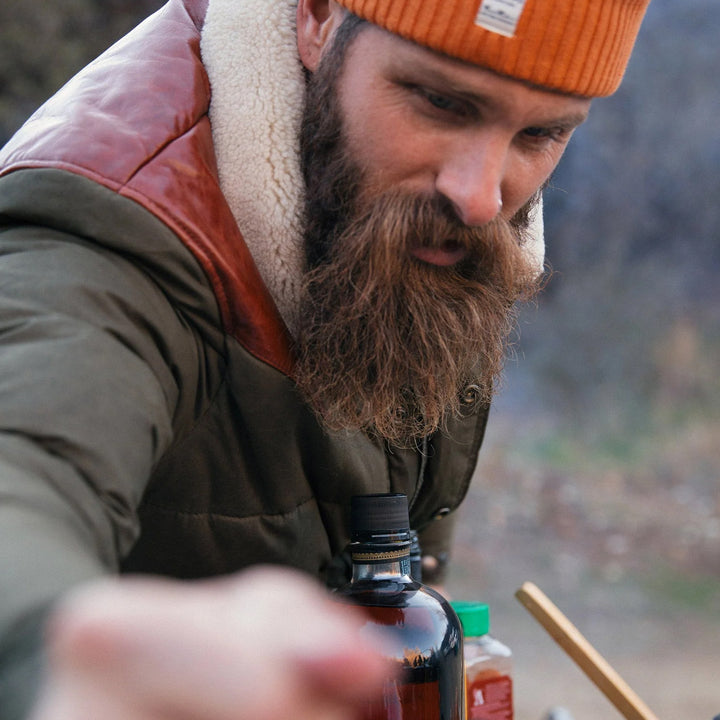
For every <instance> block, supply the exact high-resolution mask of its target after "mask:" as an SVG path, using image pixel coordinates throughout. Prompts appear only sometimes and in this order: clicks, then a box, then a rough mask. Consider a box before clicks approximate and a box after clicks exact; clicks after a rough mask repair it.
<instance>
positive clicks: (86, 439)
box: [0, 0, 487, 720]
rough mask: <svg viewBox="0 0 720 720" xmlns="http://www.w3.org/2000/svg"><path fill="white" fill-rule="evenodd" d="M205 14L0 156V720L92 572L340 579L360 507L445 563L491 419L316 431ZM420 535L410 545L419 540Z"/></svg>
mask: <svg viewBox="0 0 720 720" xmlns="http://www.w3.org/2000/svg"><path fill="white" fill-rule="evenodd" d="M204 10H205V9H204V7H203V3H202V2H193V1H191V0H186V1H185V2H183V0H171V2H169V3H168V4H167V5H166V6H165V7H164V8H163V9H162V10H161V11H159V12H158V13H157V14H156V15H155V16H153V17H152V18H151V19H150V20H149V21H147V22H146V23H144V24H143V25H141V26H140V27H139V28H138V29H137V30H136V31H134V32H133V33H132V34H131V35H129V36H128V37H127V38H125V39H124V40H123V41H121V43H119V44H118V45H117V46H114V47H113V48H111V49H110V50H109V51H108V52H107V53H106V54H105V55H103V56H102V57H101V58H100V59H99V60H98V61H96V62H95V63H93V64H91V65H90V66H88V68H87V69H86V70H85V71H83V72H82V73H81V74H80V75H79V76H77V77H76V78H74V79H73V80H72V81H71V82H70V83H69V84H68V85H67V86H66V87H65V88H63V90H61V92H60V93H58V94H57V95H56V96H55V97H54V98H52V99H51V100H50V101H49V102H48V103H47V104H46V105H45V106H44V107H43V108H42V109H41V110H40V111H39V112H38V113H37V114H36V115H35V116H34V117H33V118H32V119H31V120H30V121H29V122H28V123H27V124H26V125H25V126H24V127H23V128H22V129H21V131H20V132H19V133H18V134H17V135H16V137H15V138H13V139H12V140H11V142H10V143H9V144H8V145H7V146H6V147H5V148H4V149H3V151H2V153H0V708H2V717H3V718H5V720H8V719H9V718H15V717H18V718H19V717H22V714H21V713H22V712H23V710H22V709H21V708H23V707H24V706H25V704H26V703H27V701H28V698H29V697H31V695H32V687H33V683H34V682H35V679H36V676H37V661H38V659H39V657H40V653H39V650H38V647H39V643H40V641H39V629H40V628H41V627H42V618H43V617H44V615H45V613H46V611H47V608H48V607H49V606H50V605H51V604H52V602H53V601H54V600H55V599H56V598H57V597H58V596H59V595H61V594H62V593H63V592H65V591H66V590H68V589H69V588H71V587H72V586H74V585H76V584H78V583H80V582H83V581H85V580H88V579H90V578H93V577H97V576H99V575H102V574H107V573H116V572H128V571H132V572H151V573H159V574H163V575H168V576H174V577H178V578H195V577H203V576H210V575H217V574H221V573H228V572H232V571H235V570H239V569H241V568H243V567H245V566H248V565H250V564H254V563H261V562H269V563H280V564H286V565H292V566H295V567H297V568H301V569H303V570H305V571H307V572H308V573H311V574H312V575H314V576H316V577H319V578H321V579H323V580H324V581H326V582H327V583H328V584H330V585H332V584H336V583H337V582H340V580H341V579H342V578H343V576H344V570H345V569H344V566H343V562H344V561H343V549H344V547H345V545H346V543H347V540H348V535H347V524H346V520H347V511H348V505H349V498H350V496H351V495H353V494H358V493H367V492H387V491H393V492H404V493H407V495H408V497H409V498H410V499H411V519H412V522H413V524H414V526H415V527H417V528H420V529H424V540H425V550H426V551H427V552H430V553H435V554H440V553H443V552H445V551H446V550H447V547H446V546H447V535H448V533H447V532H446V530H447V529H448V528H449V526H450V524H451V520H440V519H439V518H443V517H444V516H445V515H448V514H450V513H451V512H452V511H453V510H454V509H455V508H456V507H457V506H458V504H459V503H460V501H461V500H462V498H463V496H464V495H465V493H466V490H467V486H468V484H469V481H470V477H471V475H472V472H473V469H474V466H475V462H476V457H477V453H478V450H479V447H480V443H481V440H482V435H483V432H484V427H485V421H486V416H487V408H486V407H484V406H482V405H480V404H478V403H477V401H476V399H475V394H474V392H473V388H468V392H467V397H466V398H465V399H466V401H467V402H466V410H467V412H466V417H464V418H460V419H457V420H455V421H453V422H452V424H451V426H450V427H449V429H448V433H447V434H443V435H442V436H440V435H438V436H437V437H433V438H430V439H429V440H428V443H427V445H426V447H425V448H424V452H422V453H420V452H415V451H406V450H399V449H394V448H388V447H385V446H384V445H383V444H382V443H380V442H373V441H370V440H369V439H368V438H367V437H365V436H361V435H330V434H328V433H327V432H325V431H324V430H323V429H322V428H321V427H320V426H319V425H318V423H317V422H316V420H315V418H314V416H313V414H312V413H311V411H310V410H309V409H308V408H307V407H306V406H305V405H304V404H303V402H302V401H301V399H300V398H299V396H298V394H297V392H296V388H295V385H294V383H293V380H292V352H291V343H290V338H289V334H288V332H287V330H286V328H285V325H284V324H283V321H282V319H281V317H280V315H279V313H278V312H277V309H276V308H275V305H274V303H273V301H272V299H271V297H270V295H269V293H268V291H267V290H266V289H265V287H264V285H263V283H262V280H261V279H260V276H259V274H258V272H257V270H256V268H255V266H254V263H253V261H252V258H251V256H250V254H249V252H248V250H247V248H246V246H245V244H244V243H243V240H242V237H241V235H240V232H239V230H238V228H237V225H236V223H235V221H234V219H233V217H232V214H231V212H230V210H229V209H228V206H227V203H226V202H225V200H224V198H223V195H222V193H221V191H220V188H219V183H218V178H217V172H216V167H215V160H214V154H213V145H212V134H211V129H210V124H209V121H208V116H207V112H208V104H209V97H210V90H209V84H208V81H207V76H206V74H205V72H204V68H203V66H202V63H201V60H200V54H199V37H200V28H201V26H202V19H203V14H204ZM421 536H422V535H421Z"/></svg>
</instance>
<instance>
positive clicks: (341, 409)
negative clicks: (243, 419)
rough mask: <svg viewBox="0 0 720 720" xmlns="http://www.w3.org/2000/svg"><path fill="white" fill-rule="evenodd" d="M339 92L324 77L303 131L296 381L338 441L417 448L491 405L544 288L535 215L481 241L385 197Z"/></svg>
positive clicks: (411, 199)
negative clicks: (520, 310) (466, 406)
mask: <svg viewBox="0 0 720 720" xmlns="http://www.w3.org/2000/svg"><path fill="white" fill-rule="evenodd" d="M333 67H335V68H337V67H339V63H338V61H337V58H335V61H334V63H333ZM325 75H327V72H326V73H325ZM335 79H336V78H335V77H331V78H328V77H327V76H323V67H322V66H321V68H320V69H319V70H318V73H317V76H314V77H313V78H311V80H310V83H309V87H308V96H307V109H306V114H305V117H304V122H303V132H302V138H301V146H302V156H303V162H304V172H305V180H306V186H307V198H306V230H305V241H306V252H307V260H308V270H307V273H306V275H305V278H304V288H303V297H302V301H301V308H300V325H299V328H298V333H297V344H296V350H297V364H296V368H295V379H296V382H297V384H298V387H299V389H300V391H301V393H302V394H303V396H304V397H305V399H306V401H307V402H308V403H309V405H310V406H311V407H312V408H313V410H314V411H315V413H316V414H317V415H318V417H319V418H320V420H321V422H322V423H324V425H325V427H327V428H328V429H329V430H332V431H341V430H344V431H358V430H359V431H363V432H366V433H368V434H369V435H371V436H376V437H379V438H382V439H384V440H385V441H387V442H388V443H390V444H393V445H396V446H414V445H416V444H417V443H418V442H419V441H420V440H421V439H422V438H423V437H426V436H428V435H430V434H432V433H434V432H436V431H438V430H442V429H443V428H444V427H445V426H446V424H447V421H448V420H449V419H450V418H452V417H454V416H458V415H460V413H461V407H462V401H461V395H462V393H463V390H464V389H465V388H466V387H467V386H468V385H474V386H475V387H476V391H477V393H478V394H479V397H480V400H481V401H482V402H485V403H489V402H490V399H491V397H492V395H493V393H494V391H495V388H496V386H497V382H498V379H499V377H500V375H501V371H502V367H503V363H504V359H505V356H506V351H507V345H508V338H509V337H510V335H511V332H512V330H513V328H514V326H515V312H514V307H515V303H516V301H517V300H519V299H527V298H529V297H531V296H532V295H533V294H534V293H535V292H536V290H537V287H538V277H537V270H536V268H534V267H533V264H532V262H531V260H530V258H529V257H528V254H527V253H526V252H524V251H523V249H522V240H523V232H524V229H525V228H526V225H527V218H528V215H529V212H530V210H531V203H529V204H528V205H527V206H526V207H524V208H523V209H522V210H521V212H520V213H518V214H517V215H516V216H515V217H514V218H513V219H512V220H511V221H507V220H503V219H500V218H498V219H496V220H494V221H493V222H492V223H489V224H487V225H484V226H482V227H480V228H470V227H467V226H465V225H464V224H463V223H461V222H460V221H459V220H458V219H457V217H456V216H455V215H454V213H453V211H452V209H451V208H450V207H449V205H448V203H447V202H446V201H444V200H443V199H442V198H439V197H435V198H425V197H418V196H408V195H403V194H401V193H398V192H395V191H393V190H389V191H383V192H377V191H374V190H373V189H372V188H370V187H369V186H368V184H367V183H365V182H364V181H363V173H362V172H361V171H360V170H359V168H358V166H357V165H356V163H354V162H353V160H352V159H351V158H349V157H348V153H347V152H346V150H345V147H344V145H345V144H344V141H343V138H342V119H341V115H340V112H339V108H338V103H337V100H336V97H335V92H334V85H335V83H334V80H335ZM418 247H431V248H447V247H453V248H455V247H461V248H463V249H464V250H465V255H464V258H463V260H462V261H461V262H460V263H457V264H456V265H453V266H449V267H439V266H435V265H430V264H427V263H424V262H421V261H420V260H417V259H416V258H415V257H413V255H412V250H413V249H415V248H418Z"/></svg>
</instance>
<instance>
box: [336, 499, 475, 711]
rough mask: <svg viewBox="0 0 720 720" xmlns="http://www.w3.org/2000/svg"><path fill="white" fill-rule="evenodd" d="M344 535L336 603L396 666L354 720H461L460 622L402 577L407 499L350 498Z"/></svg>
mask: <svg viewBox="0 0 720 720" xmlns="http://www.w3.org/2000/svg"><path fill="white" fill-rule="evenodd" d="M351 533H352V538H351V546H350V550H351V555H352V562H353V577H352V580H351V581H350V583H348V584H347V585H345V586H344V587H342V588H340V589H339V590H338V591H337V595H338V599H341V600H343V601H346V602H351V603H353V604H356V605H362V606H363V607H364V608H365V610H366V612H367V615H368V626H375V627H380V628H381V629H382V630H383V631H384V632H385V634H386V636H387V638H388V640H389V644H388V656H389V657H390V659H391V660H393V661H394V662H395V664H396V672H395V673H394V674H391V676H389V677H388V679H387V681H386V683H385V688H384V694H383V697H382V698H380V699H378V700H373V701H368V703H367V706H366V707H365V710H364V713H363V715H362V720H462V719H463V717H464V690H463V682H464V681H463V647H462V630H461V626H460V621H459V620H458V617H457V615H456V614H455V611H454V610H453V609H452V608H451V607H450V604H449V603H448V602H447V601H446V600H445V599H444V598H443V597H442V596H441V595H440V594H439V593H437V592H435V591H434V590H432V589H431V588H429V587H427V586H425V585H422V584H421V583H419V582H417V581H415V580H413V579H412V578H411V576H410V524H409V521H408V507H407V498H406V497H405V495H400V494H383V495H361V496H356V497H354V498H353V499H352V508H351Z"/></svg>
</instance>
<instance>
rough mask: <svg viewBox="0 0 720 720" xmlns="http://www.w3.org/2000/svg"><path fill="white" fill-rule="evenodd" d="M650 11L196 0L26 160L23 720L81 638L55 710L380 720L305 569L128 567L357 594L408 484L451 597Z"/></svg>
mask: <svg viewBox="0 0 720 720" xmlns="http://www.w3.org/2000/svg"><path fill="white" fill-rule="evenodd" d="M646 2H647V0H611V1H609V2H604V3H594V2H592V1H591V0H586V1H585V2H577V0H526V1H524V0H506V1H504V2H501V1H500V0H484V1H483V2H479V1H478V0H463V1H462V2H452V3H451V2H446V3H431V2H428V1H427V0H425V1H424V2H418V1H417V0H373V1H370V0H365V1H363V0H341V1H340V2H335V1H333V0H298V1H297V3H295V2H290V1H289V0H288V1H281V0H209V3H207V7H206V2H205V0H170V2H169V3H168V4H167V5H166V6H165V7H164V8H162V9H161V10H160V11H159V12H158V13H156V14H155V15H154V16H152V17H151V18H150V19H148V20H147V21H146V22H145V23H143V24H142V25H140V26H139V28H138V29H136V30H135V31H134V32H133V33H131V34H130V35H129V36H127V37H126V38H125V39H123V40H122V41H120V43H118V44H117V45H116V46H114V47H113V48H111V49H110V50H109V51H108V52H107V53H106V54H105V55H104V56H102V57H101V58H100V59H99V60H97V61H96V62H95V63H92V64H91V65H90V66H88V68H86V69H85V70H84V71H83V72H82V73H80V74H79V75H78V76H77V77H76V78H74V79H73V80H72V81H70V83H68V85H67V86H66V87H65V88H63V89H62V90H61V91H60V92H59V93H58V94H57V95H56V96H54V97H53V98H52V99H51V100H50V101H49V102H48V103H47V104H46V105H45V106H44V107H43V108H41V109H40V110H39V111H38V113H36V114H35V115H34V116H33V117H32V118H31V119H30V120H29V121H28V123H27V124H26V125H25V126H24V127H23V128H22V129H21V130H20V131H19V133H18V134H17V135H16V137H15V138H13V139H12V140H11V141H10V143H9V144H8V145H7V146H6V148H5V149H4V150H3V151H2V153H1V154H0V173H1V177H0V249H1V250H2V260H1V263H2V270H1V272H2V274H1V275H0V277H2V278H3V280H2V283H0V306H1V307H2V315H1V317H2V326H1V334H0V341H1V342H2V343H3V353H2V360H1V361H0V392H1V393H2V401H1V402H0V414H1V415H2V419H3V424H2V427H3V433H2V437H1V438H0V462H1V463H2V473H1V474H0V478H2V479H1V480H0V482H2V488H3V489H2V493H3V494H2V497H3V502H2V506H0V533H1V536H0V547H2V554H1V555H0V557H1V558H2V572H1V576H2V602H1V603H0V628H2V637H3V640H2V645H1V646H0V648H1V650H0V707H2V711H3V718H16V717H18V718H19V717H24V716H25V714H26V713H27V711H28V710H27V708H28V707H30V705H32V704H33V702H34V700H35V698H36V696H37V687H36V684H37V683H38V681H39V680H40V679H41V678H42V677H43V675H42V673H41V669H40V665H41V661H42V659H43V657H44V651H43V647H44V643H45V640H44V637H43V633H44V631H45V628H46V620H47V618H48V617H51V618H52V620H51V622H50V623H49V626H48V627H49V630H48V637H49V641H48V642H49V648H50V653H49V654H50V669H49V671H48V673H47V675H46V676H45V680H44V681H43V682H44V690H43V692H42V693H41V694H40V702H39V705H38V706H37V708H36V714H35V717H36V718H39V719H41V720H67V719H70V718H89V717H102V718H105V719H107V718H110V719H111V720H112V718H115V717H118V718H119V717H123V718H125V717H133V718H135V719H139V720H143V719H144V718H153V719H154V718H180V717H182V718H195V717H198V718H199V717H202V718H205V719H206V720H207V719H210V718H224V717H234V718H237V717H240V718H244V717H248V718H249V717H253V718H264V717H265V718H276V717H280V716H281V715H282V716H285V715H287V713H288V707H290V708H291V712H292V714H293V715H294V716H296V717H300V718H302V717H304V716H305V715H307V716H310V715H312V717H314V718H318V717H323V716H327V717H328V718H329V717H344V716H346V714H347V713H349V712H351V709H352V705H353V702H354V700H356V699H357V695H358V694H362V693H363V692H365V691H367V689H368V688H370V687H372V686H373V684H374V683H376V682H377V679H378V677H379V676H381V674H382V672H383V668H382V665H381V664H379V661H378V659H377V657H376V656H375V655H374V654H373V652H372V649H371V648H370V647H369V646H368V644H367V643H368V642H369V640H368V639H367V638H360V637H359V636H358V635H357V624H356V619H355V618H354V616H352V615H349V614H348V612H347V611H346V610H345V609H343V610H340V609H338V608H337V607H335V606H334V605H333V604H332V603H330V602H329V601H328V600H327V598H326V597H325V596H324V594H323V593H322V592H320V591H319V590H318V589H317V588H316V587H314V586H313V585H312V584H311V585H310V586H308V584H307V583H308V580H307V579H306V578H304V577H301V576H298V575H296V574H294V573H292V572H291V571H290V570H284V571H283V570H251V571H247V570H246V571H244V572H242V573H239V574H238V575H231V576H230V577H228V578H226V579H223V580H204V581H202V582H198V583H186V582H185V583H184V582H177V581H175V580H174V581H170V580H165V581H156V580H145V581H140V580H125V581H121V582H108V581H102V580H98V578H102V577H103V576H107V575H113V574H116V573H117V572H118V571H121V572H123V573H131V572H134V573H152V574H156V575H163V576H168V577H172V578H176V579H185V580H187V579H190V578H208V577H212V576H218V575H227V574H230V573H234V571H238V570H241V569H243V568H247V567H249V566H252V565H257V564H261V563H265V564H274V565H282V566H286V567H294V568H297V569H299V570H301V571H303V572H304V574H309V575H311V576H315V577H316V578H319V579H320V580H321V581H322V582H323V583H325V584H326V585H327V586H331V587H332V586H335V585H337V584H338V583H340V582H342V581H343V579H344V578H345V573H346V562H347V561H346V559H345V555H344V552H343V551H344V548H345V545H346V543H347V539H348V537H347V527H346V520H347V510H348V507H349V499H350V497H351V496H352V495H354V494H360V493H368V492H386V491H393V492H404V493H406V494H407V495H408V497H409V498H410V503H411V521H412V522H413V524H414V526H415V527H416V528H417V529H418V531H419V532H420V536H421V542H422V544H423V547H424V551H425V554H426V556H427V557H426V566H427V568H428V569H429V570H435V571H438V572H435V573H434V574H432V575H431V574H428V578H429V579H430V580H432V581H439V580H441V579H442V569H443V565H444V560H445V558H446V557H447V551H448V547H449V541H450V534H451V532H450V531H451V527H452V520H451V516H452V511H453V510H454V509H455V508H456V507H457V506H458V504H459V503H460V502H461V500H462V498H463V496H464V494H465V492H466V490H467V485H468V483H469V481H470V477H471V475H472V471H473V468H474V466H475V462H476V457H477V452H478V450H479V447H480V444H481V442H482V436H483V432H484V427H485V422H486V418H487V411H488V407H489V402H490V398H491V396H492V391H493V388H494V385H495V382H496V379H497V375H498V373H499V371H500V368H501V364H502V357H503V353H504V345H505V340H506V338H507V335H508V332H509V331H510V329H511V327H512V323H511V320H512V307H513V304H514V303H515V302H516V301H517V300H518V299H520V298H524V297H529V296H530V295H531V294H532V293H533V292H534V290H535V289H536V286H537V283H538V277H539V275H540V271H541V266H542V251H541V245H542V240H541V235H540V230H539V228H540V226H541V222H540V221H541V219H540V217H539V212H538V211H537V203H538V198H539V191H540V189H541V188H542V186H543V185H544V183H545V182H546V181H547V179H548V177H549V176H550V174H551V172H552V171H553V169H554V167H555V166H556V164H557V162H558V161H559V159H560V156H561V155H562V152H563V149H564V147H565V145H566V144H567V142H568V140H569V138H570V136H571V134H572V132H573V130H574V128H576V127H577V126H578V125H579V124H580V123H581V122H582V121H583V119H584V118H585V117H586V115H587V112H588V109H589V105H590V102H591V98H592V97H596V96H601V95H607V94H609V93H611V92H612V91H613V90H614V89H615V88H616V87H617V85H618V83H619V82H620V79H621V77H622V74H623V71H624V67H625V64H626V62H627V59H628V56H629V54H630V51H631V48H632V45H633V42H634V38H635V35H636V33H637V29H638V26H639V24H640V21H641V18H642V15H643V12H644V8H645V5H646ZM295 6H296V7H295ZM74 588H78V589H77V590H76V591H73V592H71V591H72V590H73V589H74ZM61 598H65V600H64V601H63V602H62V603H60V609H57V607H56V606H57V605H58V602H59V599H61ZM319 638H320V639H321V642H319V641H318V639H319ZM239 678H242V680H239Z"/></svg>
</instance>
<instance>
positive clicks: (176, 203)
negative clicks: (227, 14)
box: [0, 0, 293, 374]
mask: <svg viewBox="0 0 720 720" xmlns="http://www.w3.org/2000/svg"><path fill="white" fill-rule="evenodd" d="M206 8H207V0H170V1H169V2H168V3H167V4H166V5H165V6H163V7H162V8H161V9H160V10H158V11H157V12H156V13H155V14H154V15H152V16H151V17H150V18H148V19H147V20H146V21H145V22H143V23H141V24H140V25H139V26H138V27H137V28H136V29H135V30H134V31H133V32H131V33H130V34H129V35H127V36H126V37H125V38H123V39H121V40H120V41H119V42H118V43H116V44H115V45H114V46H112V47H111V48H110V49H109V50H107V51H106V52H105V53H104V54H103V55H102V56H101V57H100V58H99V59H98V60H96V61H95V62H94V63H91V64H90V65H88V66H87V68H85V70H83V71H82V72H81V73H80V74H79V75H77V76H76V77H74V78H73V79H72V80H71V81H70V82H69V83H68V84H67V85H66V86H65V87H64V88H62V89H61V90H60V91H59V92H58V93H57V94H56V95H55V96H53V98H51V99H50V100H49V101H48V102H47V103H46V104H45V105H44V106H43V107H42V108H40V110H38V111H37V112H36V113H35V114H34V115H33V116H32V117H31V118H30V120H29V121H28V122H27V123H26V124H25V125H24V126H23V128H21V129H20V131H18V133H17V134H16V135H15V137H14V138H12V139H11V140H10V142H9V143H8V144H7V145H6V146H5V148H4V149H3V150H2V152H1V153H0V167H1V168H2V169H1V170H0V174H6V173H8V172H11V171H13V170H17V169H20V168H32V167H53V168H58V169H63V170H68V171H70V172H74V173H77V174H80V175H83V176H85V177H87V178H89V179H91V180H94V181H96V182H98V183H100V184H102V185H104V186H106V187H108V188H110V189H112V190H115V191H116V192H118V193H120V194H121V195H124V196H126V197H129V198H131V199H133V200H135V201H136V202H138V203H139V204H141V205H142V206H143V207H145V208H147V209H148V210H149V211H150V212H152V213H153V214H154V215H156V216H157V217H158V218H159V219H161V220H162V221H163V222H164V223H165V224H166V225H168V226H169V227H170V228H171V229H172V230H173V231H174V232H175V233H176V234H177V235H178V237H179V238H180V239H181V240H182V242H183V243H184V244H185V245H186V246H187V247H188V248H189V249H190V251H191V252H192V253H193V255H194V256H195V257H196V259H197V260H198V262H199V263H200V265H201V266H202V268H203V270H204V271H205V273H206V275H207V277H208V280H209V282H210V284H211V285H212V288H213V291H214V294H215V297H216V299H217V302H218V305H219V308H220V314H221V317H222V321H223V326H224V329H225V331H226V332H227V333H228V334H230V335H232V336H233V337H234V338H236V339H237V340H238V341H239V342H240V343H241V344H242V345H243V346H244V347H245V348H246V349H247V350H248V351H249V352H250V353H252V354H253V355H254V356H255V357H257V358H259V359H260V360H263V361H264V362H266V363H268V364H269V365H271V366H272V367H274V368H276V369H278V370H280V371H281V372H283V373H285V374H290V373H291V370H292V364H293V363H292V352H291V339H290V334H289V332H288V330H287V328H286V326H285V323H284V321H283V320H282V318H281V316H280V314H279V312H278V310H277V307H276V305H275V303H274V301H273V299H272V297H271V295H270V293H269V291H268V290H267V288H266V287H265V285H264V283H263V281H262V279H261V277H260V274H259V272H258V270H257V268H256V266H255V263H254V261H253V259H252V256H251V254H250V252H249V250H248V249H247V247H246V245H245V242H244V240H243V238H242V235H241V233H240V231H239V229H238V227H237V224H236V222H235V220H234V218H233V216H232V213H231V211H230V209H229V207H228V205H227V202H226V200H225V198H224V196H223V194H222V192H221V190H220V186H219V181H218V173H217V166H216V161H215V154H214V149H213V143H212V132H211V128H210V122H209V120H208V116H207V113H208V107H209V103H210V87H209V82H208V79H207V75H206V73H205V70H204V68H203V66H202V61H201V58H200V28H201V27H202V22H203V20H204V16H205V10H206Z"/></svg>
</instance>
